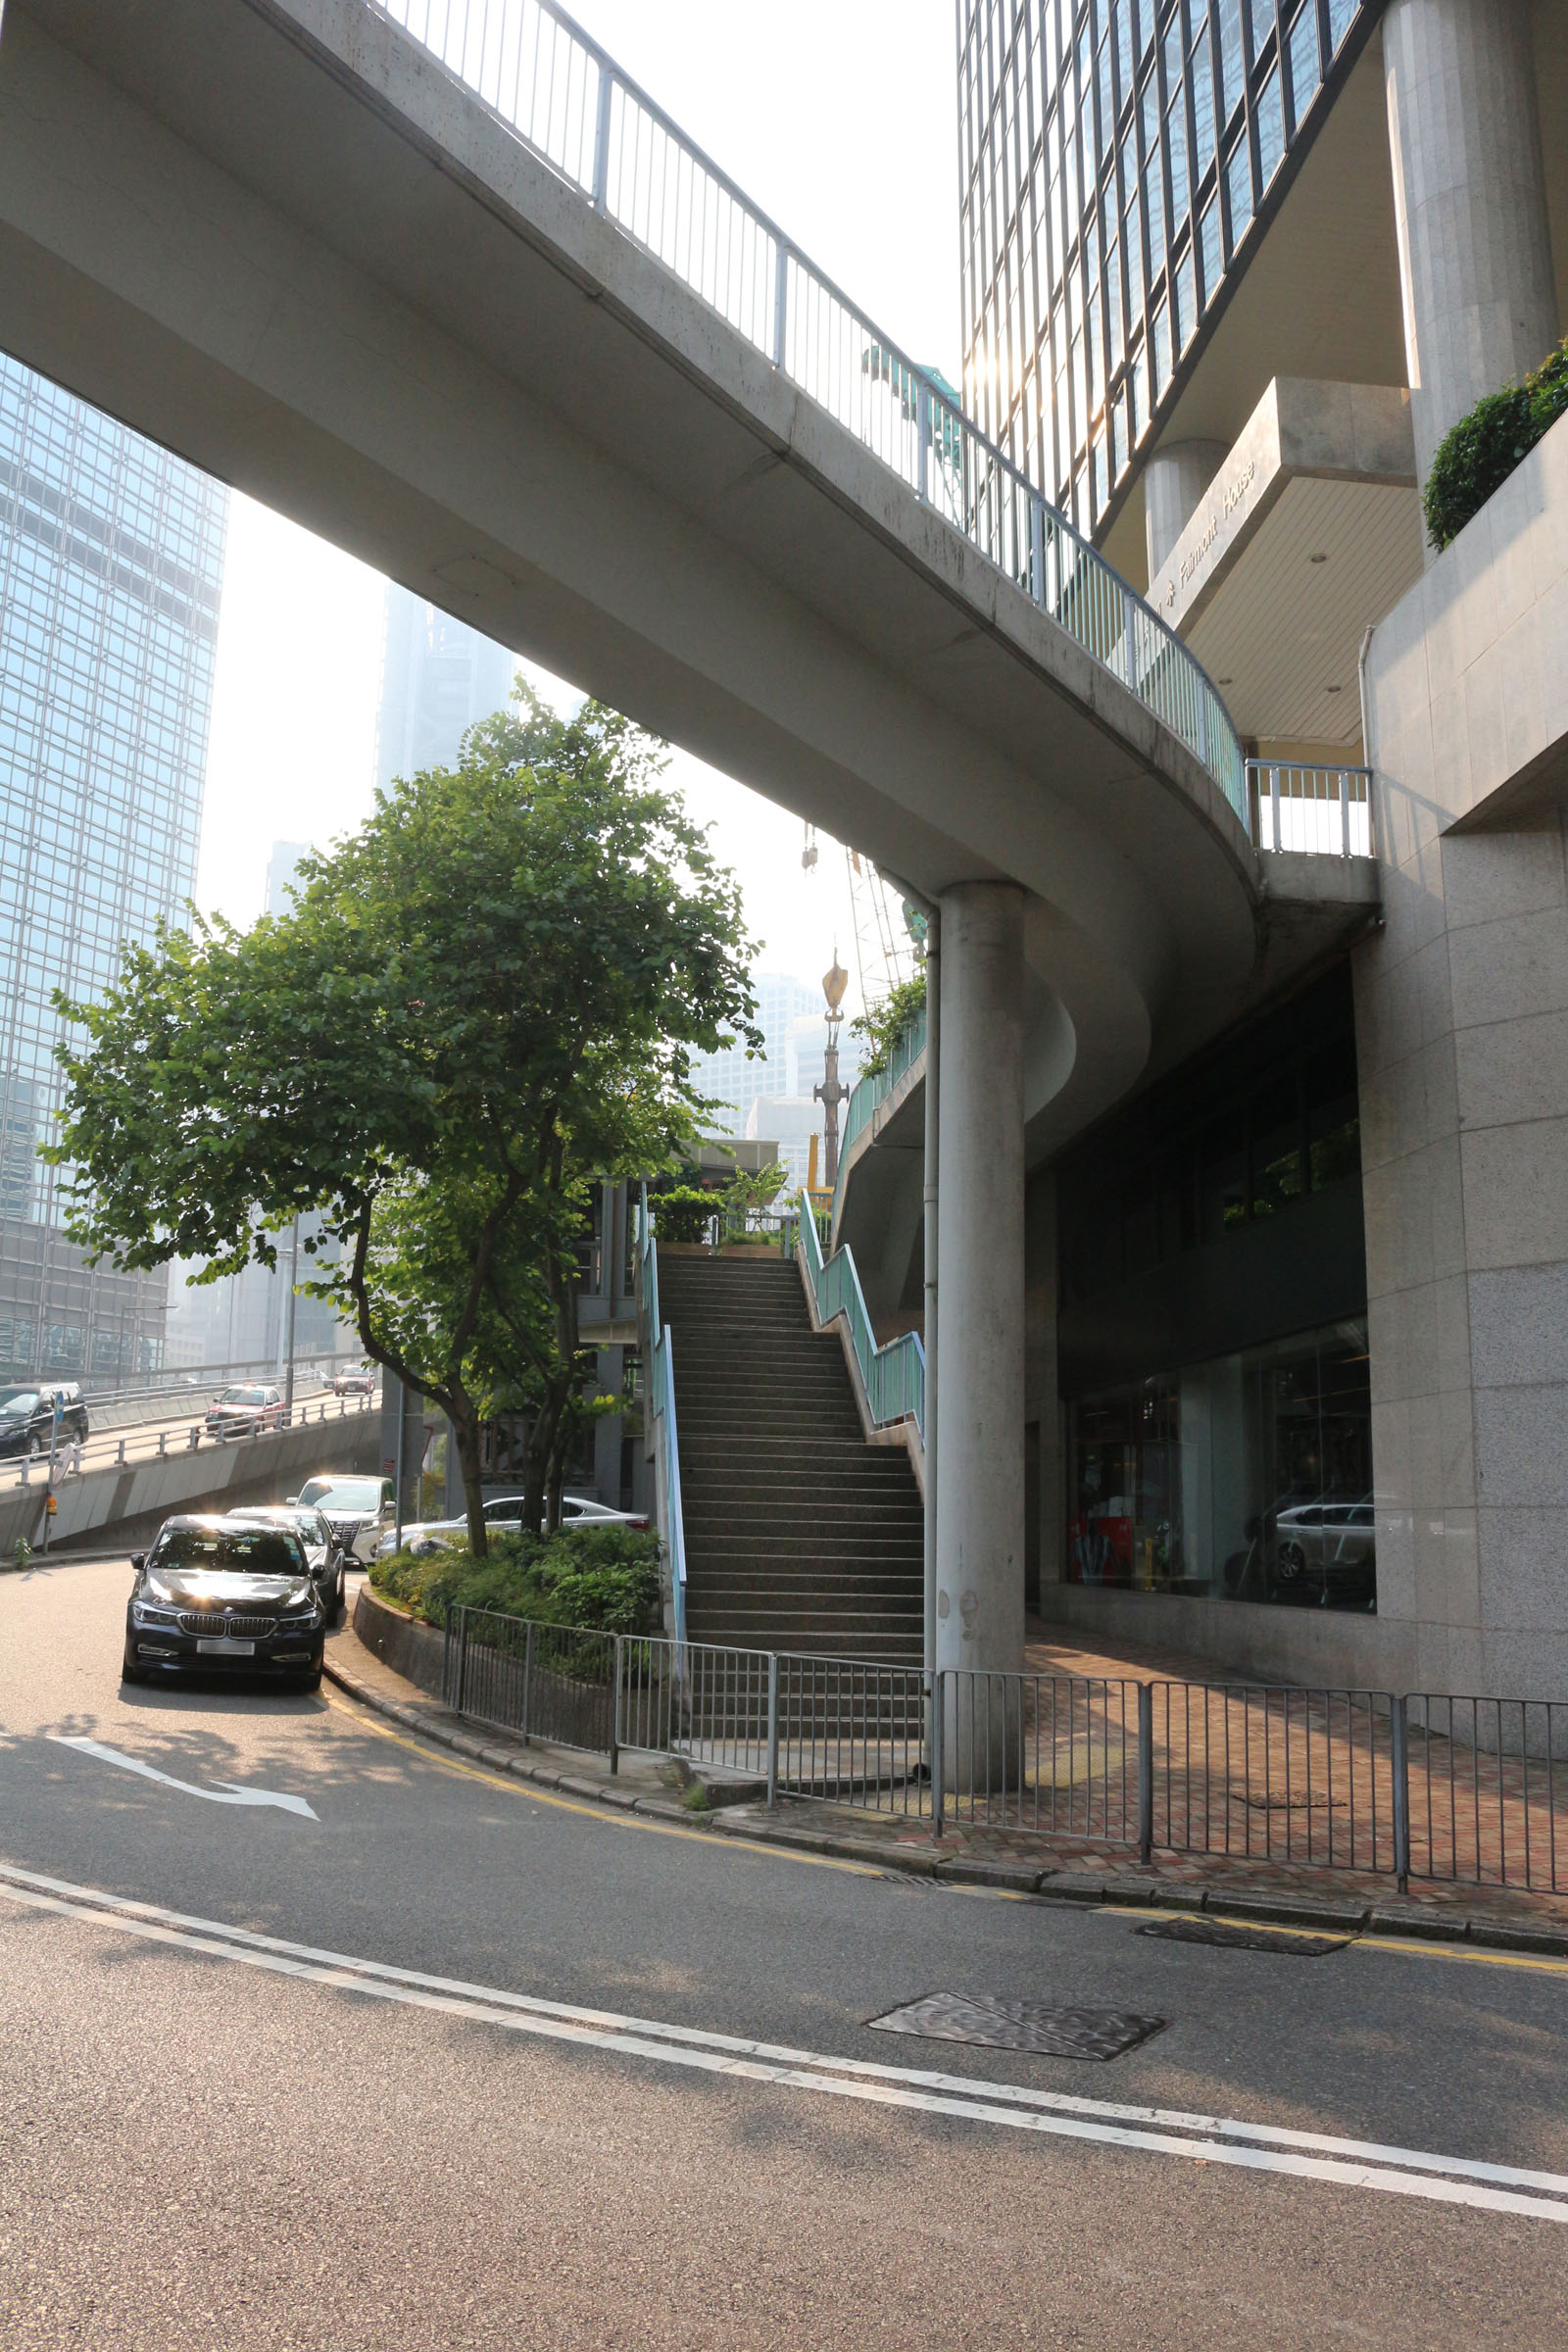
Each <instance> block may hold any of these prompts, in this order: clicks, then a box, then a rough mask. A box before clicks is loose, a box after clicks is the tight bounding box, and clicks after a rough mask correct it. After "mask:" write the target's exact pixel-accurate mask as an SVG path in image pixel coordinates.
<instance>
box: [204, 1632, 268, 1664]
mask: <svg viewBox="0 0 1568 2352" xmlns="http://www.w3.org/2000/svg"><path fill="white" fill-rule="evenodd" d="M196 1647H197V1650H198V1651H199V1653H200V1655H201V1656H202V1657H204V1658H254V1657H255V1655H256V1644H255V1642H236V1641H234V1640H233V1638H232V1636H230V1635H228V1634H220V1635H219V1636H218V1637H217V1638H216V1640H214V1641H211V1642H197V1644H196Z"/></svg>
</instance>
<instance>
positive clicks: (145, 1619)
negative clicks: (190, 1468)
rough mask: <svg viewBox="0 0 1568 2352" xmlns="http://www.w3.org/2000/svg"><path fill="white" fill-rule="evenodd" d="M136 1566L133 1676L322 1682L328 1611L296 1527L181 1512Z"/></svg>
mask: <svg viewBox="0 0 1568 2352" xmlns="http://www.w3.org/2000/svg"><path fill="white" fill-rule="evenodd" d="M130 1564H131V1567H132V1568H133V1569H134V1570H135V1572H136V1581H135V1583H134V1584H133V1585H132V1587H131V1591H130V1598H129V1600H128V1601H127V1602H126V1604H125V1654H124V1659H123V1665H122V1668H121V1673H122V1677H123V1680H124V1681H125V1682H127V1683H146V1682H151V1681H154V1680H161V1679H163V1678H164V1677H165V1676H171V1675H177V1674H182V1673H185V1674H188V1673H192V1672H194V1673H198V1674H213V1673H217V1674H235V1673H237V1674H244V1675H262V1676H266V1677H267V1678H268V1679H270V1680H283V1681H288V1682H290V1683H295V1684H298V1685H300V1686H301V1687H303V1688H304V1689H305V1690H307V1691H314V1690H315V1689H316V1688H317V1686H318V1685H319V1682H320V1680H321V1645H322V1642H323V1640H324V1637H325V1633H326V1611H325V1609H324V1608H323V1607H322V1605H321V1594H320V1592H319V1588H318V1585H317V1582H316V1579H315V1578H314V1577H313V1576H312V1574H311V1570H310V1564H309V1562H308V1561H307V1559H306V1556H305V1546H304V1544H302V1543H301V1541H300V1539H299V1537H298V1536H297V1535H296V1534H295V1533H294V1531H293V1529H292V1528H287V1527H258V1526H257V1525H256V1523H255V1521H254V1520H245V1519H237V1518H233V1517H212V1518H208V1517H199V1516H197V1515H195V1514H187V1513H181V1514H180V1515H179V1516H177V1517H175V1518H172V1519H166V1520H165V1521H164V1524H163V1526H162V1527H161V1528H160V1529H159V1531H158V1534H157V1536H156V1537H155V1539H154V1541H153V1545H152V1548H151V1550H150V1551H145V1552H141V1551H137V1552H132V1554H131V1558H130Z"/></svg>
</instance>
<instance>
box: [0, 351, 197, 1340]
mask: <svg viewBox="0 0 1568 2352" xmlns="http://www.w3.org/2000/svg"><path fill="white" fill-rule="evenodd" d="M226 520H227V499H226V493H225V492H224V491H223V490H222V489H221V486H220V485H219V484H217V483H215V482H212V481H210V480H208V479H207V478H206V477H205V476H204V475H203V474H201V473H198V472H197V471H196V470H195V469H194V468H193V467H191V466H186V465H184V464H182V463H181V462H180V461H179V460H177V459H175V458H172V457H171V456H169V455H168V454H167V453H166V452H165V451H163V450H161V449H157V448H154V447H153V445H152V444H151V443H150V442H147V441H143V440H142V439H141V438H140V437H139V436H138V435H137V434H135V433H132V432H130V431H128V430H127V429H126V428H125V427H124V426H123V425H120V424H116V423H115V422H113V421H112V420H111V419H110V418H109V417H103V416H100V415H99V414H98V413H97V412H96V411H94V410H92V409H90V408H88V407H87V406H86V405H85V404H84V403H83V402H81V401H78V400H75V399H73V398H72V397H71V395H70V394H68V393H66V392H63V391H61V390H59V389H58V388H57V387H56V386H54V385H52V384H49V383H46V382H45V381H43V379H42V378H40V377H38V376H36V375H34V374H32V373H31V371H30V370H29V369H27V368H23V367H21V366H19V365H18V364H17V363H16V362H14V361H12V360H10V359H7V358H4V357H3V356H0V806H3V811H4V822H3V826H0V1377H4V1378H8V1379H11V1378H17V1377H22V1378H25V1377H28V1376H29V1375H37V1374H41V1375H45V1376H47V1375H62V1376H64V1375H70V1376H73V1377H80V1376H82V1375H89V1376H91V1377H93V1378H95V1379H102V1378H108V1379H113V1378H115V1377H117V1376H123V1375H126V1374H130V1373H133V1372H136V1371H140V1370H144V1369H148V1368H150V1367H152V1366H153V1365H155V1364H156V1363H157V1361H158V1358H159V1352H160V1349H161V1348H162V1344H163V1332H164V1315H165V1305H166V1299H167V1291H168V1283H167V1278H166V1276H165V1275H164V1274H163V1273H162V1272H159V1273H157V1274H152V1275H132V1274H117V1273H115V1272H113V1271H112V1270H109V1269H107V1268H103V1267H100V1268H98V1269H97V1270H96V1271H89V1270H88V1269H87V1268H86V1267H85V1266H84V1265H83V1264H82V1262H81V1258H80V1254H79V1252H77V1251H76V1250H73V1249H72V1248H71V1246H70V1245H69V1244H68V1243H67V1242H66V1240H65V1238H64V1235H63V1233H62V1231H61V1205H60V1186H61V1182H62V1179H63V1175H64V1171H61V1170H56V1169H52V1168H49V1167H46V1166H44V1165H42V1164H41V1163H40V1162H39V1161H38V1159H37V1157H36V1148H37V1146H38V1145H39V1144H40V1143H43V1142H46V1141H47V1140H48V1139H49V1137H50V1135H51V1133H52V1131H53V1117H54V1113H55V1111H56V1109H57V1108H58V1106H59V1103H60V1101H61V1092H62V1086H61V1074H60V1071H59V1068H58V1066H57V1064H56V1061H55V1058H54V1054H55V1048H56V1046H57V1045H58V1044H59V1043H60V1042H61V1040H62V1039H63V1038H64V1037H65V1036H66V1035H67V1028H68V1025H67V1023H66V1021H65V1019H64V1017H63V1016H62V1015H61V1014H60V1013H59V1012H58V1011H57V1010H56V1009H55V1006H54V1005H53V1004H52V1002H51V996H52V992H53V991H54V990H55V988H57V987H59V988H62V989H64V990H65V991H66V993H67V994H68V995H69V996H72V997H75V998H78V999H79V998H92V997H95V996H98V995H99V994H101V993H102V991H103V990H104V989H105V988H107V987H108V986H109V985H110V984H111V983H112V982H113V981H114V979H115V978H116V976H117V974H118V971H119V968H120V959H121V952H122V946H123V942H125V941H127V940H129V941H135V942H138V943H150V942H151V940H152V938H153V936H154V932H155V930H156V927H157V925H158V923H159V922H160V921H161V920H162V921H176V920H178V919H179V917H180V914H181V911H182V909H183V907H184V905H185V903H186V901H187V900H188V899H189V897H190V895H191V892H192V890H193V889H194V886H195V879H196V854H197V847H198V841H199V836H200V830H201V812H202V788H203V782H204V777H205V771H206V763H207V738H208V726H209V720H210V716H211V710H212V692H213V663H214V655H215V648H216V640H217V633H218V607H219V593H220V587H221V575H222V561H223V538H224V530H225V525H226Z"/></svg>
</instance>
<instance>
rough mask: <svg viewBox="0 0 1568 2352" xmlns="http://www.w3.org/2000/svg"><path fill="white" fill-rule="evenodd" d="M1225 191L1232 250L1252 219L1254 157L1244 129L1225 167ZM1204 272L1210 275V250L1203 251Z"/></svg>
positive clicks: (1238, 242) (1240, 239) (1205, 274)
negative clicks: (1228, 205)
mask: <svg viewBox="0 0 1568 2352" xmlns="http://www.w3.org/2000/svg"><path fill="white" fill-rule="evenodd" d="M1225 193H1226V198H1227V200H1228V202H1229V204H1230V208H1231V251H1232V253H1234V252H1235V251H1236V248H1237V246H1238V245H1239V244H1240V243H1241V241H1242V239H1243V238H1244V237H1245V236H1246V234H1247V232H1248V229H1249V228H1250V225H1251V221H1252V159H1251V156H1250V153H1249V152H1248V145H1247V132H1246V130H1245V129H1244V130H1243V132H1242V135H1241V137H1240V138H1239V139H1238V140H1237V142H1236V147H1235V151H1234V153H1233V154H1232V156H1231V160H1230V162H1229V163H1228V164H1227V166H1226V167H1225ZM1203 274H1204V277H1205V278H1206V277H1207V275H1208V251H1207V247H1206V245H1205V247H1204V253H1203Z"/></svg>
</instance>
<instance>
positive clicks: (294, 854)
mask: <svg viewBox="0 0 1568 2352" xmlns="http://www.w3.org/2000/svg"><path fill="white" fill-rule="evenodd" d="M310 854H311V845H310V843H309V842H308V841H274V842H273V844H272V855H271V856H270V858H269V859H268V860H267V907H266V911H267V912H268V913H269V914H291V913H292V912H293V909H294V902H293V900H292V899H291V898H290V897H289V892H290V890H291V889H292V887H293V884H294V877H295V875H296V874H297V873H298V872H299V870H300V859H301V858H308V857H309V856H310Z"/></svg>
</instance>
